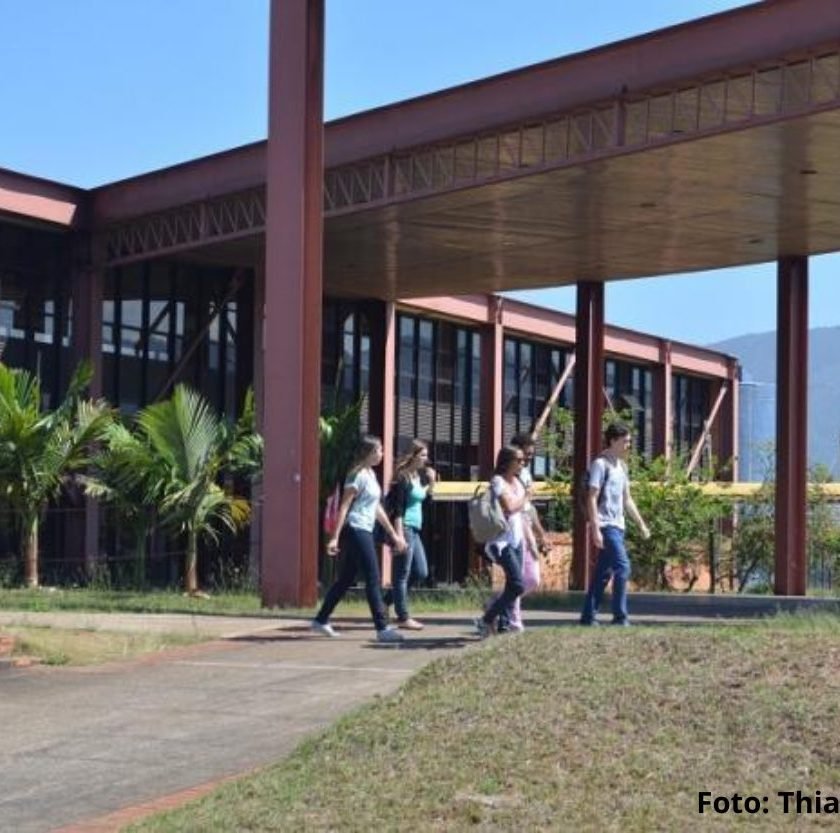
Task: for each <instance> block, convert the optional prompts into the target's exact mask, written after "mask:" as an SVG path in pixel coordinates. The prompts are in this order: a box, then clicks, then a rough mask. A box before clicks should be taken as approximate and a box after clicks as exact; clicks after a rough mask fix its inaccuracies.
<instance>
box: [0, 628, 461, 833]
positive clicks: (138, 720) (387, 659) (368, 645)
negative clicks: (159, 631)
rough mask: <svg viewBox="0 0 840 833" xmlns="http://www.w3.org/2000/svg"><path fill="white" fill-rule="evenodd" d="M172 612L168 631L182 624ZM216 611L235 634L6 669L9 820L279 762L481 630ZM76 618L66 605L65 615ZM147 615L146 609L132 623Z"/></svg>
mask: <svg viewBox="0 0 840 833" xmlns="http://www.w3.org/2000/svg"><path fill="white" fill-rule="evenodd" d="M51 616H56V614H51ZM3 618H4V620H5V619H7V618H8V617H5V616H4V617H3ZM35 618H37V617H35ZM35 618H33V617H31V616H30V617H28V619H29V621H30V622H33V621H35ZM166 618H167V619H169V622H168V623H167V627H166V628H163V629H166V630H175V629H177V628H176V624H177V623H175V622H174V621H173V620H172V617H166ZM185 618H191V617H185ZM208 618H211V619H214V620H215V624H213V625H212V626H211V627H213V628H218V627H224V626H229V625H231V624H233V625H234V627H233V632H234V633H238V634H239V635H238V636H234V637H233V638H232V639H229V640H228V641H226V642H224V643H222V642H212V643H209V644H205V645H200V646H192V647H190V648H184V649H177V650H173V651H171V652H168V653H167V654H166V655H165V656H158V657H155V658H153V659H143V660H139V661H134V662H128V663H117V664H110V665H105V666H98V667H95V668H76V669H64V668H35V669H25V670H12V671H7V672H4V673H3V674H2V676H0V725H2V727H3V728H2V738H3V740H2V744H1V745H0V784H2V789H0V831H3V833H6V831H9V833H12V831H13V832H14V833H42V831H50V830H55V829H57V828H60V827H62V826H67V825H71V824H77V823H79V822H83V821H85V820H90V819H95V818H96V817H98V816H102V815H105V814H109V813H113V812H114V811H116V810H119V809H120V808H124V807H127V806H130V805H138V804H142V803H144V802H148V801H151V800H153V799H157V798H159V797H161V796H167V795H171V794H173V793H177V792H179V791H182V790H186V789H188V788H192V787H195V786H197V785H201V784H204V783H206V782H216V781H217V780H218V779H220V778H224V777H226V776H231V775H235V774H238V773H243V772H247V771H249V770H252V769H254V768H256V767H259V766H263V765H265V764H268V763H272V762H274V761H277V760H279V759H281V758H282V757H283V756H284V755H286V754H287V753H288V752H290V751H291V750H292V749H293V748H294V747H295V746H296V745H297V744H298V743H299V741H300V740H301V738H303V737H304V736H305V735H307V734H309V733H311V732H313V731H314V730H317V729H320V728H322V727H325V726H327V725H329V724H330V723H332V722H333V721H334V720H335V719H336V718H337V717H338V716H339V715H341V714H343V713H344V712H346V711H348V710H350V709H352V708H354V707H356V706H358V705H360V704H362V703H365V702H368V701H369V700H371V699H372V698H373V697H374V696H375V695H382V694H388V693H390V692H392V691H394V690H395V689H396V688H397V687H399V686H400V685H401V684H402V683H403V682H404V681H405V680H406V679H407V678H408V677H409V676H410V675H411V674H412V673H413V672H414V671H415V670H416V669H417V668H419V667H421V666H422V665H423V664H425V663H426V662H428V661H429V660H430V659H432V658H433V657H435V656H440V655H442V654H445V653H449V652H452V651H454V650H459V649H463V647H464V646H465V645H467V644H469V643H470V642H473V641H474V637H473V636H472V635H471V634H470V633H469V628H468V626H467V623H466V622H457V623H456V624H447V625H441V626H439V627H438V626H435V627H433V628H429V629H428V630H427V631H424V632H423V634H420V635H417V636H415V635H413V634H412V635H411V640H410V642H409V643H408V644H406V645H405V646H402V647H396V648H395V647H392V646H381V645H378V644H377V643H375V642H373V641H371V638H370V637H371V633H372V629H371V627H370V625H366V624H364V622H362V621H356V622H351V621H342V620H341V619H338V620H337V622H338V626H339V628H340V629H341V631H342V637H341V638H340V639H326V638H324V637H321V636H315V635H311V634H310V633H309V631H308V628H307V627H306V623H305V622H301V621H297V622H296V621H293V620H291V621H290V620H282V621H279V622H272V623H268V622H266V621H265V620H260V619H252V620H250V622H248V621H247V620H246V622H245V624H246V625H248V624H250V626H251V628H252V629H254V630H256V632H255V633H252V634H251V635H244V634H243V630H242V628H240V624H241V623H240V622H234V623H231V622H230V620H227V621H226V622H225V621H224V620H220V619H219V618H218V617H208ZM130 620H131V617H126V616H119V617H115V619H114V621H113V623H111V624H113V625H114V626H118V625H120V623H123V624H122V625H120V626H123V627H124V626H127V625H128V624H129V623H130ZM52 621H53V622H54V623H55V622H56V620H55V619H53V620H52ZM76 621H79V618H78V617H72V616H67V617H64V624H65V625H66V626H71V625H72V624H73V623H74V622H76ZM87 621H88V625H87V626H90V620H87ZM143 623H145V624H147V625H149V624H151V623H150V622H149V617H142V621H141V622H135V623H134V628H133V629H135V630H137V629H139V628H141V627H142V626H143ZM100 624H101V625H105V624H108V623H107V622H106V620H105V619H102V620H101V622H100ZM155 626H156V627H157V626H160V623H156V624H155ZM180 626H181V627H193V623H188V622H181V623H180ZM199 626H201V623H199ZM227 632H228V633H230V628H229V627H228V629H227ZM427 633H428V634H429V635H428V636H426V635H425V634H427ZM124 821H125V820H124V819H123V822H124ZM71 829H74V830H78V831H82V830H106V829H110V830H114V829H118V826H115V825H111V826H110V827H108V826H107V825H105V826H103V825H93V824H82V825H78V826H75V827H73V828H71Z"/></svg>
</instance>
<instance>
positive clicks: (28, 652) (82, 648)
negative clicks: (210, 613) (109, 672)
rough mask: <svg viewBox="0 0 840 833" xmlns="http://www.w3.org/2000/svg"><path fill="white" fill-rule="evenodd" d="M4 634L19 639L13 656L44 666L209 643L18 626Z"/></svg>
mask: <svg viewBox="0 0 840 833" xmlns="http://www.w3.org/2000/svg"><path fill="white" fill-rule="evenodd" d="M3 630H4V632H5V633H11V634H14V636H15V637H16V641H15V650H14V652H13V654H12V655H13V656H28V657H35V658H37V659H38V660H39V661H40V662H42V663H44V664H45V665H97V664H100V663H103V662H114V661H116V660H127V659H132V658H134V657H138V656H141V655H144V654H153V653H158V652H160V651H164V650H166V649H167V648H172V647H176V646H181V645H192V644H194V643H196V642H206V641H207V637H201V636H195V635H191V634H161V633H114V632H111V631H102V630H88V629H84V630H76V629H65V628H50V627H35V626H25V627H24V626H18V625H15V626H13V627H6V628H4V629H3Z"/></svg>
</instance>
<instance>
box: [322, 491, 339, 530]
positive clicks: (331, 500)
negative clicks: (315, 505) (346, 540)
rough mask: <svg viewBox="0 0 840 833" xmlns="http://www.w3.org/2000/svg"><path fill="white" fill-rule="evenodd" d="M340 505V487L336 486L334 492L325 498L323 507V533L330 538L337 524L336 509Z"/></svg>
mask: <svg viewBox="0 0 840 833" xmlns="http://www.w3.org/2000/svg"><path fill="white" fill-rule="evenodd" d="M340 505H341V487H340V486H338V485H337V484H336V487H335V491H334V492H333V493H332V494H331V495H330V496H329V497H328V498H327V503H326V505H325V506H324V533H325V534H326V535H329V536H330V537H332V536H333V535H335V532H336V529H335V527H336V524H337V523H338V508H339V506H340Z"/></svg>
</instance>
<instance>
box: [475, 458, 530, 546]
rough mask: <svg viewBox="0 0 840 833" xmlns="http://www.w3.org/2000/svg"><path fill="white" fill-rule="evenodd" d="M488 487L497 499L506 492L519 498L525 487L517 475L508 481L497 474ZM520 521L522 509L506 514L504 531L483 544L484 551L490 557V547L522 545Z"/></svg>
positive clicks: (521, 520) (516, 498)
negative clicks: (510, 481)
mask: <svg viewBox="0 0 840 833" xmlns="http://www.w3.org/2000/svg"><path fill="white" fill-rule="evenodd" d="M490 489H491V490H492V492H493V494H494V495H495V496H496V499H497V500H498V499H499V498H500V497H501V496H502V495H503V494H506V493H507V494H508V495H510V497H512V498H514V499H515V500H519V499H520V498H522V496H523V495H524V494H525V487H524V486H523V485H522V482H521V481H520V480H519V478H518V477H517V478H514V480H513V483H508V481H507V480H505V479H504V478H503V477H502V476H501V475H499V474H496V475H493V479H492V480H491V481H490ZM522 522H523V519H522V509H520V510H519V511H518V512H513V513H512V514H510V515H508V516H507V528H506V529H505V531H504V532H502V533H501V534H500V535H497V536H496V537H495V538H494V539H493V540H492V541H488V542H487V543H486V544H485V545H484V549H485V551H486V552H487V554H488V555H489V556H490V557H491V558H492V557H493V554H492V551H491V550H490V547H495V548H497V549H502V548H503V547H506V546H512V547H519V546H522V539H523V532H522Z"/></svg>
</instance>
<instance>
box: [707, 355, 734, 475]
mask: <svg viewBox="0 0 840 833" xmlns="http://www.w3.org/2000/svg"><path fill="white" fill-rule="evenodd" d="M722 384H723V382H719V383H718V384H717V385H716V389H715V390H713V392H712V393H713V395H716V394H717V390H719V389H720V386H721V385H722ZM738 384H739V381H738V362H737V361H736V360H735V359H732V361H731V362H730V363H729V371H728V373H727V377H726V396H725V397H724V399H723V402H722V403H721V406H720V413H719V414H718V417H717V426H716V430H715V429H714V428H713V429H712V430H713V436H714V438H715V442H714V446H713V449H714V455H715V457H716V458H717V468H718V472H717V474H716V477H717V479H718V480H734V481H737V480H738V392H739V391H738Z"/></svg>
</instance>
